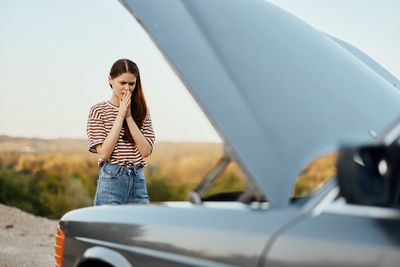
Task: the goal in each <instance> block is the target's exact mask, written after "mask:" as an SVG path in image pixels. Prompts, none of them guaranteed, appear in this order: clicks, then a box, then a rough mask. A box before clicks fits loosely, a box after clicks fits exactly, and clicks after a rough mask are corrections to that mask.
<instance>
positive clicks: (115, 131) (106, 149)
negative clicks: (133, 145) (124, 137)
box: [96, 116, 124, 160]
mask: <svg viewBox="0 0 400 267" xmlns="http://www.w3.org/2000/svg"><path fill="white" fill-rule="evenodd" d="M123 122H124V118H120V117H119V116H117V118H116V119H115V121H114V124H113V126H112V128H111V131H110V133H109V134H108V136H107V137H106V139H105V140H104V142H103V143H102V144H98V145H97V146H96V151H97V154H99V156H100V158H101V159H103V160H109V159H110V156H111V154H112V152H113V151H114V148H115V145H116V144H117V141H118V138H119V133H120V132H121V128H122V124H123Z"/></svg>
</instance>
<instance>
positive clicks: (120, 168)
mask: <svg viewBox="0 0 400 267" xmlns="http://www.w3.org/2000/svg"><path fill="white" fill-rule="evenodd" d="M121 170H123V169H122V165H119V164H118V170H117V175H121V173H120V171H121Z"/></svg>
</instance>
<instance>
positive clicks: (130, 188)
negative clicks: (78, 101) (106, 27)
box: [87, 59, 155, 205]
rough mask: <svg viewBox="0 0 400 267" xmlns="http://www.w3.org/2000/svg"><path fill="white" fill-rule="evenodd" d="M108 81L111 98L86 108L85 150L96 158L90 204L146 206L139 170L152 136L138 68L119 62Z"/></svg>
mask: <svg viewBox="0 0 400 267" xmlns="http://www.w3.org/2000/svg"><path fill="white" fill-rule="evenodd" d="M108 82H109V84H110V87H111V89H112V96H111V98H110V100H108V101H103V102H100V103H98V104H96V105H94V106H93V107H92V108H91V109H90V113H89V118H88V124H87V135H88V146H89V151H90V152H93V153H97V154H99V157H100V158H99V161H98V163H99V166H100V170H99V179H98V181H97V190H96V195H95V198H94V205H103V204H124V203H149V197H148V194H147V189H146V179H145V176H144V173H143V167H145V166H146V161H145V160H144V158H145V157H147V156H149V155H150V154H151V152H152V150H153V144H154V141H155V135H154V131H153V126H152V122H151V118H150V114H149V111H148V109H147V105H146V101H145V98H144V94H143V90H142V85H141V83H140V74H139V69H138V67H137V66H136V64H135V63H134V62H132V61H130V60H129V59H120V60H118V61H116V62H115V63H114V64H113V65H112V67H111V70H110V75H109V77H108Z"/></svg>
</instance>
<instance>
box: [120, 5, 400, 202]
mask: <svg viewBox="0 0 400 267" xmlns="http://www.w3.org/2000/svg"><path fill="white" fill-rule="evenodd" d="M121 2H122V3H123V4H124V5H125V7H127V9H128V10H129V11H130V12H131V13H132V14H133V15H134V16H135V17H136V19H137V20H138V21H139V22H140V23H141V24H142V25H143V27H144V28H145V29H146V30H147V32H148V33H149V35H150V36H151V37H152V38H153V40H154V41H155V43H156V44H157V45H158V47H159V48H160V50H161V51H162V52H163V53H164V55H165V57H166V58H167V60H168V61H169V62H170V64H171V65H172V66H173V67H174V68H175V71H176V73H177V74H178V76H179V77H180V78H181V80H182V81H183V82H184V83H185V84H186V86H187V88H188V89H189V90H190V92H191V93H192V95H193V96H194V98H195V99H196V100H197V101H198V102H199V104H200V105H201V106H202V108H203V110H204V111H205V113H206V114H207V115H208V117H209V119H210V121H211V122H212V124H213V125H214V126H215V128H216V129H217V130H218V132H219V133H220V135H221V137H222V138H223V139H224V141H225V143H227V144H230V146H231V147H232V151H233V152H234V155H235V157H236V160H237V161H238V162H239V164H240V165H241V167H242V168H243V170H244V171H245V172H246V173H247V175H248V177H249V179H253V180H255V181H256V182H257V183H258V185H259V186H260V188H261V190H262V191H263V192H264V193H265V195H266V197H267V198H268V199H269V200H270V201H271V202H272V203H273V204H274V205H278V206H284V205H287V204H288V203H289V198H290V194H291V192H292V189H293V184H294V181H295V179H296V177H297V175H298V174H299V173H300V172H301V170H302V169H303V168H304V167H305V165H307V163H309V162H310V161H311V160H313V159H314V158H315V157H317V156H319V155H322V154H324V153H327V152H329V151H332V150H334V148H335V147H336V145H337V144H338V142H350V141H356V142H367V141H369V142H372V138H371V136H370V133H371V132H374V133H378V134H379V133H380V132H381V131H383V129H384V128H385V127H386V126H387V125H388V124H389V123H390V122H391V121H393V120H394V119H395V118H396V117H397V116H398V106H399V101H400V94H399V92H398V90H397V89H396V87H395V86H393V84H390V83H388V82H387V80H386V79H385V78H383V77H382V76H381V75H380V74H379V73H377V72H376V71H374V69H372V68H371V67H370V66H368V65H367V64H365V63H364V62H363V61H361V60H360V59H359V58H358V57H357V56H355V55H353V54H352V53H349V51H348V50H347V49H348V48H347V49H346V48H344V47H343V46H342V45H340V44H339V43H338V42H337V41H333V39H332V38H330V37H328V36H327V35H326V34H323V33H321V32H320V31H318V30H316V29H314V28H313V27H311V26H310V25H308V24H307V23H305V22H304V21H302V20H300V19H298V18H296V17H295V16H293V15H291V14H289V13H287V12H285V11H283V10H281V9H280V8H278V7H276V6H274V5H272V4H270V3H268V2H267V1H256V0H248V1H228V0H220V1H212V0H204V1H191V0H186V1H180V0H171V1H163V0H148V1H140V0H126V1H121ZM239 37H240V38H239ZM339 107H340V108H339ZM294 151H296V153H293V152H294Z"/></svg>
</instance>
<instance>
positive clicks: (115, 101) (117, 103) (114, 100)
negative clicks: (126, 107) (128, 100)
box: [108, 95, 119, 107]
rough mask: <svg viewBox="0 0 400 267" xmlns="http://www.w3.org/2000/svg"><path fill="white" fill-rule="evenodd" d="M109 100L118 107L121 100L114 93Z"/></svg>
mask: <svg viewBox="0 0 400 267" xmlns="http://www.w3.org/2000/svg"><path fill="white" fill-rule="evenodd" d="M108 102H110V103H111V104H113V105H114V106H116V107H119V101H118V98H116V97H115V96H114V95H113V96H112V97H111V99H110V100H108Z"/></svg>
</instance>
